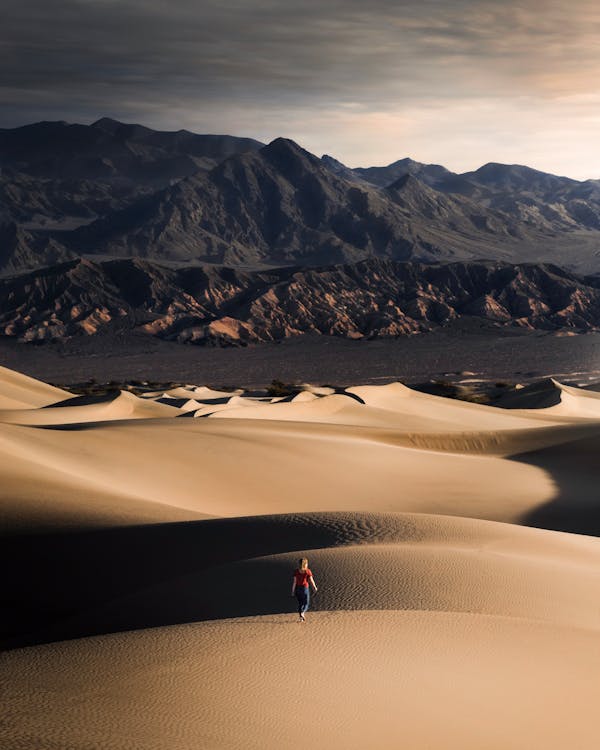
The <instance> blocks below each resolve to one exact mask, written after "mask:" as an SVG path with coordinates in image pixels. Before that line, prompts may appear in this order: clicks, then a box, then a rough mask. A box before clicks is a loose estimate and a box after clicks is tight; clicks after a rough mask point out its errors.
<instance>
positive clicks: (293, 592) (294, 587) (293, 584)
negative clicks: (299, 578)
mask: <svg viewBox="0 0 600 750" xmlns="http://www.w3.org/2000/svg"><path fill="white" fill-rule="evenodd" d="M295 592H296V576H294V582H293V583H292V596H294V594H295Z"/></svg>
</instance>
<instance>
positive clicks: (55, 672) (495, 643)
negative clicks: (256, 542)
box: [0, 611, 600, 750]
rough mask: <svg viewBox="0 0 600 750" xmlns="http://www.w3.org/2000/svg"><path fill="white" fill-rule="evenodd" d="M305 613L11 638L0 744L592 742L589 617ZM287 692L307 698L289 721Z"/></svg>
mask: <svg viewBox="0 0 600 750" xmlns="http://www.w3.org/2000/svg"><path fill="white" fill-rule="evenodd" d="M312 618H313V619H312V621H311V622H310V624H307V627H305V626H298V625H297V624H296V623H294V622H290V618H289V617H287V616H273V615H271V616H264V617H258V618H249V619H245V618H239V619H234V620H224V621H220V622H218V623H198V624H195V625H188V626H176V627H171V628H164V629H163V628H161V629H150V630H146V631H141V632H136V633H119V634H116V635H112V636H104V637H98V638H92V639H81V640H76V641H69V642H66V643H57V644H52V645H49V646H41V647H37V648H35V649H25V650H23V651H16V652H12V653H10V654H8V655H5V656H4V658H3V659H2V661H3V663H2V668H3V674H4V675H5V678H8V681H9V685H10V687H9V690H7V691H5V694H4V698H3V702H4V705H5V706H6V711H7V714H8V716H10V717H12V718H11V719H9V720H7V721H6V722H5V723H4V724H3V726H2V727H1V728H0V740H1V741H2V745H3V747H4V748H6V750H17V749H18V748H23V747H36V748H40V750H43V749H45V748H80V747H81V748H84V747H85V748H87V747H93V748H105V749H106V750H121V748H124V747H127V748H131V750H165V749H166V748H174V749H176V750H184V749H186V750H187V749H188V748H189V749H190V750H191V749H192V748H194V749H196V748H235V749H236V750H242V749H244V750H254V749H256V750H263V748H266V747H272V748H275V747H276V748H281V749H282V750H292V749H293V748H296V747H298V745H299V744H301V745H302V747H304V748H311V749H315V750H316V748H322V747H327V748H332V749H333V750H338V749H339V750H341V749H342V748H344V750H363V748H365V747H377V748H380V749H381V750H387V749H388V748H389V749H390V750H391V749H392V748H398V747H408V748H411V750H430V748H447V749H448V750H467V749H471V748H472V749H473V750H476V749H477V750H480V749H481V748H486V750H506V749H507V748H511V750H531V748H544V750H564V748H578V750H579V749H581V750H594V748H596V747H597V746H598V743H599V742H600V729H599V728H598V725H597V722H596V720H595V708H596V704H597V695H598V689H599V688H600V684H599V678H598V675H599V674H600V656H599V651H598V648H597V643H598V632H597V631H590V630H585V629H572V628H564V627H560V626H556V625H549V624H547V623H543V622H539V621H532V620H520V619H514V618H502V617H481V616H477V615H470V614H464V613H461V614H457V613H452V612H422V611H404V612H403V611H391V612H381V611H363V612H352V613H351V612H332V613H325V612H323V613H315V614H313V615H312ZM300 628H304V629H302V630H301V629H300ZM0 658H2V657H1V655H0ZM299 702H301V703H302V704H308V708H307V709H306V710H307V713H308V717H303V718H302V719H301V720H299V718H298V703H299ZM25 716H26V717H27V718H26V720H25V719H22V718H20V717H25Z"/></svg>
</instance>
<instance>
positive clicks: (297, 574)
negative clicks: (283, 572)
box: [294, 568, 312, 589]
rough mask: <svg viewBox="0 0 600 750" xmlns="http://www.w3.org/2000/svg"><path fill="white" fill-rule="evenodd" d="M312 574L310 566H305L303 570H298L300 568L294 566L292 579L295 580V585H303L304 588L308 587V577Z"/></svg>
mask: <svg viewBox="0 0 600 750" xmlns="http://www.w3.org/2000/svg"><path fill="white" fill-rule="evenodd" d="M311 576H312V573H311V570H310V568H306V569H305V570H300V568H296V570H295V571H294V580H295V581H296V586H304V588H305V589H307V588H308V579H309V578H310V577H311Z"/></svg>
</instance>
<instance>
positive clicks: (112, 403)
mask: <svg viewBox="0 0 600 750" xmlns="http://www.w3.org/2000/svg"><path fill="white" fill-rule="evenodd" d="M549 387H550V388H552V389H553V392H552V398H547V397H546V396H544V400H543V402H541V401H540V396H539V392H535V391H534V390H532V395H531V397H530V399H529V402H528V394H527V392H524V393H523V394H521V395H519V398H518V399H517V403H516V404H515V406H516V407H517V408H511V409H508V408H507V409H500V408H493V407H486V406H481V405H478V404H472V403H464V402H459V401H452V400H449V399H443V398H440V397H436V396H431V395H426V394H423V393H417V392H415V391H412V390H410V389H409V388H406V387H405V386H402V385H400V384H399V383H392V384H390V385H386V386H357V387H354V388H350V389H348V390H347V391H345V392H334V391H333V389H328V388H315V387H311V386H308V385H307V386H306V387H305V388H304V390H303V391H302V392H301V393H300V394H298V395H296V396H294V397H279V398H270V397H267V396H266V395H263V396H261V395H256V394H245V393H244V392H243V391H241V390H238V391H236V392H234V393H228V392H224V391H214V390H212V389H210V388H207V387H204V386H195V385H186V386H185V387H180V388H174V389H172V390H171V391H168V392H164V391H155V392H146V393H143V394H141V395H140V396H135V395H133V394H132V393H129V392H120V393H115V394H111V395H110V396H107V397H100V398H99V397H93V398H92V397H72V395H71V394H69V393H67V392H65V391H62V390H60V389H56V388H54V387H51V386H46V385H45V384H43V383H39V382H37V381H34V380H32V379H31V378H25V377H24V376H21V375H19V374H18V373H13V372H11V371H8V370H5V369H3V370H1V371H0V477H1V482H0V518H1V522H2V526H1V530H2V539H1V540H0V564H2V567H3V570H4V571H5V580H4V584H3V587H2V593H1V594H0V597H1V599H2V609H3V613H4V616H3V619H2V625H1V626H0V627H1V636H2V644H3V646H4V649H5V650H4V652H3V653H2V654H0V672H1V674H2V695H3V698H2V715H1V716H0V747H2V748H3V750H4V749H6V750H21V749H23V750H31V749H35V750H46V748H47V749H48V750H57V749H60V750H89V749H90V748H94V750H104V749H105V748H106V750H113V749H114V750H121V748H127V750H129V749H130V748H133V749H135V750H154V749H155V748H156V749H157V750H163V749H164V750H179V749H181V750H199V749H202V750H205V749H212V748H215V750H216V749H217V748H219V749H221V748H226V749H227V748H232V749H233V748H235V749H237V748H239V749H240V750H246V749H253V748H261V750H262V748H282V749H287V748H290V749H291V748H295V747H297V746H301V747H303V748H315V749H316V748H322V747H323V748H324V747H326V748H331V749H332V750H337V749H338V748H339V749H340V750H341V749H342V748H344V749H346V748H356V749H357V750H358V748H361V750H362V748H367V747H376V748H397V747H406V748H410V749H411V750H413V749H414V750H425V749H426V748H427V749H428V748H441V747H443V748H450V749H453V748H456V750H459V749H460V750H470V749H471V748H472V749H473V750H483V749H484V748H485V749H486V750H488V749H490V750H496V748H497V749H498V750H506V749H507V748H519V749H520V748H523V750H531V749H533V748H536V749H537V748H540V750H541V749H542V748H543V750H554V749H556V750H559V749H560V750H564V748H573V749H576V750H596V749H597V748H598V747H600V729H599V728H598V725H597V722H596V721H595V705H596V703H597V697H598V695H599V694H600V542H598V539H597V538H596V537H597V536H598V535H599V534H600V501H599V500H598V486H599V483H598V480H599V478H600V477H599V470H598V460H597V456H598V449H599V447H600V398H599V397H598V394H594V393H592V392H590V391H585V390H581V389H577V388H572V387H566V386H562V385H561V384H559V383H556V382H555V383H553V384H551V386H549ZM300 555H306V556H308V557H309V559H310V566H311V568H312V570H313V572H314V574H315V577H316V579H317V583H318V584H319V592H318V593H317V594H316V595H314V596H313V600H312V604H311V609H310V611H309V613H308V615H307V622H306V623H298V622H297V616H296V615H295V614H294V611H295V600H293V599H292V598H291V597H290V586H291V571H292V570H293V568H294V567H295V564H296V560H297V558H298V557H299V556H300Z"/></svg>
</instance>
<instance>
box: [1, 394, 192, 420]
mask: <svg viewBox="0 0 600 750" xmlns="http://www.w3.org/2000/svg"><path fill="white" fill-rule="evenodd" d="M180 413H181V411H180V410H179V409H177V408H175V407H174V406H168V405H166V404H160V403H157V402H155V401H147V400H144V399H141V398H138V397H137V396H134V395H133V393H128V392H127V391H119V392H118V393H115V394H114V395H113V394H110V395H109V396H108V397H99V398H98V397H94V398H89V397H80V398H78V397H71V398H69V399H68V402H66V403H65V402H62V403H60V404H58V405H55V406H54V407H51V406H50V407H46V408H45V409H3V410H0V422H4V423H7V424H21V425H35V426H39V427H42V426H45V425H56V426H60V425H67V424H84V423H86V422H112V421H114V420H123V419H125V420H128V419H158V418H164V417H176V416H179V414H180Z"/></svg>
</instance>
